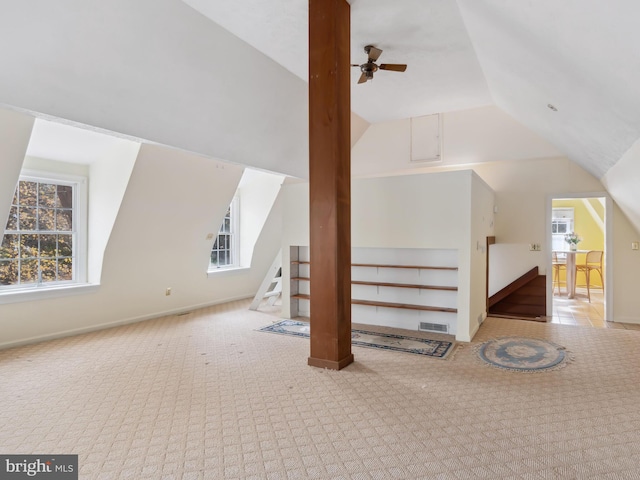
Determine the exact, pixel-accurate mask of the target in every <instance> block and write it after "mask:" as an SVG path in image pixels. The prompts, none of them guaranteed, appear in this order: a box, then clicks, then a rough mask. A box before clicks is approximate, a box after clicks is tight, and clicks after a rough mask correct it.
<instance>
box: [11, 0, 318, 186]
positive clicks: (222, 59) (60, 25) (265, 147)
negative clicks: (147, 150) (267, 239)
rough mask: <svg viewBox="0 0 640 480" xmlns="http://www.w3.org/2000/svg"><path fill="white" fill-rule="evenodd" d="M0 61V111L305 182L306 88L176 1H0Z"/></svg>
mask: <svg viewBox="0 0 640 480" xmlns="http://www.w3.org/2000/svg"><path fill="white" fill-rule="evenodd" d="M5 3H6V2H5ZM26 31H28V32H29V34H28V35H26V34H25V32H26ZM0 58H2V70H3V72H5V75H2V76H0V104H5V105H8V106H13V107H15V108H19V109H23V110H26V111H30V112H37V113H38V114H43V115H45V116H53V117H58V118H62V119H66V120H68V121H72V122H78V123H81V124H84V125H90V126H93V127H98V128H101V129H105V130H108V131H111V132H118V133H122V134H126V135H129V136H132V137H135V138H140V139H145V140H148V141H152V142H157V143H160V144H165V145H171V146H173V147H176V148H181V149H184V150H187V151H191V152H198V153H201V154H204V155H207V156H211V157H215V158H220V159H225V160H226V161H230V162H234V163H241V164H244V165H253V166H257V167H260V168H264V169H266V170H271V171H279V172H285V173H288V174H291V175H296V176H305V175H306V172H307V162H306V161H305V160H306V159H307V158H308V131H307V130H308V120H307V118H308V115H307V109H308V105H307V84H306V83H305V82H304V81H303V80H301V79H300V78H298V77H296V76H295V75H294V74H292V73H290V72H289V71H287V70H286V69H284V68H283V67H281V66H280V65H278V64H277V63H275V62H274V61H273V60H271V59H269V58H268V57H266V56H265V55H263V54H261V53H259V52H258V51H257V50H255V49H254V48H252V47H251V46H249V45H248V44H246V43H244V42H243V41H241V40H240V39H238V38H237V37H236V36H234V35H232V34H231V33H229V32H228V31H226V30H224V29H223V28H222V27H220V26H219V25H217V24H216V23H214V22H212V21H210V20H209V19H207V18H206V17H204V16H203V15H201V14H200V13H198V12H196V11H195V10H193V9H192V8H191V7H189V6H188V5H186V4H185V3H183V2H180V1H176V0H137V1H134V2H132V1H129V0H111V1H109V2H90V3H87V2H86V1H85V0H61V1H58V2H55V4H54V3H52V2H50V1H47V0H33V1H29V2H19V3H13V4H11V6H9V5H6V4H5V5H3V8H2V15H1V16H0ZM204 59H208V61H204ZM8 72H10V74H7V73H8Z"/></svg>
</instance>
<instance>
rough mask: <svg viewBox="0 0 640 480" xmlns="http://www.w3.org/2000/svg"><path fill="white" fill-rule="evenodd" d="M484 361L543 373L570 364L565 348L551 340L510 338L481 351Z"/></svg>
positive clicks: (480, 347)
mask: <svg viewBox="0 0 640 480" xmlns="http://www.w3.org/2000/svg"><path fill="white" fill-rule="evenodd" d="M477 353H478V356H479V357H480V359H481V360H483V361H484V362H486V363H487V364H488V365H491V366H493V367H497V368H502V369H505V370H512V371H517V372H541V371H548V370H553V369H556V368H560V367H563V366H564V365H566V363H567V361H568V360H569V355H568V353H567V351H566V350H565V348H564V347H562V346H560V345H556V344H555V343H552V342H549V341H547V340H540V339H537V338H524V337H506V338H499V339H495V340H489V341H488V342H485V343H483V344H481V345H479V346H478V347H477Z"/></svg>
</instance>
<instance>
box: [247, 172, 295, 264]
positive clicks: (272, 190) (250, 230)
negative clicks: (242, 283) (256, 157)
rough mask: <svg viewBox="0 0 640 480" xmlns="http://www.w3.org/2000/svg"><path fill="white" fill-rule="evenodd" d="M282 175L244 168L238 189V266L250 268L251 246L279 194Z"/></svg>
mask: <svg viewBox="0 0 640 480" xmlns="http://www.w3.org/2000/svg"><path fill="white" fill-rule="evenodd" d="M284 179H285V177H284V176H283V175H274V174H271V173H266V172H261V171H258V170H252V169H245V170H244V173H243V174H242V179H241V180H240V184H239V186H238V191H237V195H238V197H239V202H240V232H241V233H240V265H242V266H247V267H248V266H250V265H251V260H252V258H253V252H254V247H255V245H256V241H257V239H258V236H259V235H260V232H262V228H263V226H264V224H265V221H266V220H267V216H268V215H269V213H270V212H271V208H272V206H273V202H274V201H275V199H276V197H277V196H278V194H279V193H280V186H281V185H282V182H283V181H284Z"/></svg>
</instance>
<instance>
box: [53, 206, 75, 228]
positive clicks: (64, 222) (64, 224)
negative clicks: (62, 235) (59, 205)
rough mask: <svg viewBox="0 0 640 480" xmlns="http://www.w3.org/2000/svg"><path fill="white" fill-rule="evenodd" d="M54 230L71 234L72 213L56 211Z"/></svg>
mask: <svg viewBox="0 0 640 480" xmlns="http://www.w3.org/2000/svg"><path fill="white" fill-rule="evenodd" d="M56 222H57V224H56V228H57V230H58V231H59V232H71V231H72V230H73V211H72V210H68V209H65V210H60V209H58V210H56Z"/></svg>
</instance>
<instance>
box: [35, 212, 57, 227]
mask: <svg viewBox="0 0 640 480" xmlns="http://www.w3.org/2000/svg"><path fill="white" fill-rule="evenodd" d="M55 212H56V211H55V210H54V209H53V208H39V209H38V230H45V231H47V230H48V231H51V230H55V229H56V217H55Z"/></svg>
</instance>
